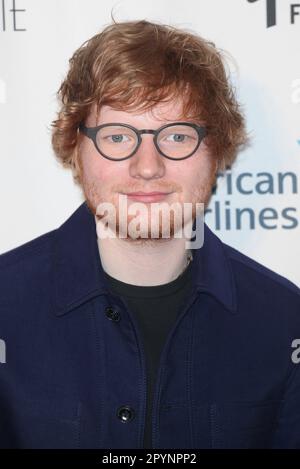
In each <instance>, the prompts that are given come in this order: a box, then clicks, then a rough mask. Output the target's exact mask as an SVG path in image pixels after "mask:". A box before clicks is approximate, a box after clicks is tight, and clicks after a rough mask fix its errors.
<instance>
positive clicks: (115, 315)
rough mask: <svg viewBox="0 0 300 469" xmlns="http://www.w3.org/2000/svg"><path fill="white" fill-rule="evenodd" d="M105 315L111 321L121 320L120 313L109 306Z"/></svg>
mask: <svg viewBox="0 0 300 469" xmlns="http://www.w3.org/2000/svg"><path fill="white" fill-rule="evenodd" d="M105 314H106V317H107V318H108V319H110V320H111V321H115V322H118V321H120V319H121V316H120V313H119V311H117V310H116V309H113V308H112V307H111V306H107V308H105Z"/></svg>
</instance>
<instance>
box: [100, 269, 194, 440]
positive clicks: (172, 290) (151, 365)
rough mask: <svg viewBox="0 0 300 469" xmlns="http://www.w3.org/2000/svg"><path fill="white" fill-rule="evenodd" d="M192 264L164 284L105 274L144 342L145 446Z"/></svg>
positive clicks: (187, 288) (187, 291)
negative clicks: (161, 362)
mask: <svg viewBox="0 0 300 469" xmlns="http://www.w3.org/2000/svg"><path fill="white" fill-rule="evenodd" d="M191 266H192V262H190V264H189V265H188V267H187V268H186V269H185V271H184V272H183V273H182V274H181V275H179V277H177V278H176V279H174V280H172V281H171V282H169V283H165V284H163V285H155V286H138V285H131V284H128V283H124V282H121V281H119V280H117V279H115V278H113V277H111V276H110V275H108V274H107V272H104V273H105V276H106V278H107V280H108V283H109V285H110V290H111V292H112V293H114V294H117V295H118V296H120V297H122V298H123V299H124V301H125V303H126V304H127V305H128V308H129V310H130V311H132V313H133V314H134V315H135V318H136V320H137V323H138V326H139V328H140V331H141V334H142V335H141V336H142V338H143V341H144V348H145V354H146V368H147V408H146V422H145V433H144V448H152V443H151V439H152V438H151V432H152V430H151V428H152V422H151V421H152V400H153V390H154V385H155V383H156V374H157V370H158V366H159V360H160V355H161V352H162V348H163V346H164V343H165V341H166V339H167V335H168V333H169V331H170V329H171V327H172V325H173V323H174V322H175V319H176V317H177V314H178V313H179V311H180V310H181V307H182V306H183V304H184V303H185V299H186V298H187V297H188V295H189V292H190V288H191V284H192V282H191Z"/></svg>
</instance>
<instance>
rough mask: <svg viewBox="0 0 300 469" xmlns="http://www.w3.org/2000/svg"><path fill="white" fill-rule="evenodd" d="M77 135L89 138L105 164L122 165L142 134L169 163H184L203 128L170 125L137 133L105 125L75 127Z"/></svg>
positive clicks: (132, 152)
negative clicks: (115, 162)
mask: <svg viewBox="0 0 300 469" xmlns="http://www.w3.org/2000/svg"><path fill="white" fill-rule="evenodd" d="M78 128H79V131H80V132H82V133H83V134H84V135H86V136H87V137H89V138H90V139H91V140H92V141H93V142H94V145H95V147H96V149H97V150H98V152H99V153H100V154H101V155H102V156H103V157H104V158H107V159H108V160H112V161H122V160H127V159H128V158H130V157H131V156H133V155H134V154H135V153H136V151H137V150H138V148H139V146H140V144H141V142H142V137H141V135H142V134H153V136H154V137H153V141H154V145H155V147H156V149H157V151H158V152H159V153H160V154H161V155H162V156H164V157H165V158H168V159H170V160H185V159H186V158H189V157H190V156H192V155H193V154H194V153H195V152H196V151H197V149H198V148H199V145H200V143H201V142H202V140H203V138H204V137H205V135H206V133H207V132H206V128H205V127H201V126H199V125H197V124H194V123H191V122H173V123H171V124H166V125H164V126H162V127H160V128H159V129H156V130H153V129H142V130H138V129H136V128H135V127H132V126H131V125H129V124H122V123H108V124H102V125H98V126H97V127H86V126H85V125H84V124H83V123H81V124H80V125H79V127H78Z"/></svg>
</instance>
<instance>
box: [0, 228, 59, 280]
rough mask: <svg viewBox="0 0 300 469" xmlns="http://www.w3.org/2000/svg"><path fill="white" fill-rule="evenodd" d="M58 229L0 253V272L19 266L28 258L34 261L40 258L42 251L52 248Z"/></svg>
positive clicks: (45, 251)
mask: <svg viewBox="0 0 300 469" xmlns="http://www.w3.org/2000/svg"><path fill="white" fill-rule="evenodd" d="M56 231H57V230H52V231H49V232H47V233H44V234H42V235H40V236H38V237H36V238H34V239H32V240H30V241H27V242H26V243H24V244H21V245H20V246H17V247H15V248H13V249H11V250H9V251H6V252H4V253H3V254H0V272H1V271H2V272H3V270H5V271H6V272H7V269H14V267H15V268H18V264H19V263H20V262H24V261H25V262H26V260H28V261H30V262H33V261H34V260H35V259H39V256H40V254H41V253H42V252H44V253H47V252H49V251H50V249H51V243H52V240H53V237H54V234H55V232H56Z"/></svg>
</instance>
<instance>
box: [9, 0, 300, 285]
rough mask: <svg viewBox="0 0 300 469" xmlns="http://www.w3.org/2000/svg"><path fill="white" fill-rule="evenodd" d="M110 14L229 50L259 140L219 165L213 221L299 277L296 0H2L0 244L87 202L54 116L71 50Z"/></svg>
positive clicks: (299, 33)
mask: <svg viewBox="0 0 300 469" xmlns="http://www.w3.org/2000/svg"><path fill="white" fill-rule="evenodd" d="M111 13H113V15H114V18H115V19H116V20H118V21H122V20H137V19H146V20H149V21H158V22H161V23H166V24H170V25H173V26H177V27H179V28H183V29H186V30H189V31H192V32H196V33H198V34H200V35H201V36H203V37H205V38H206V39H209V40H211V41H213V42H214V43H215V44H216V46H217V47H218V48H220V49H222V50H223V51H224V53H225V55H226V57H228V61H227V63H228V67H229V69H230V74H231V81H232V83H233V85H234V86H235V89H236V93H237V95H238V99H239V101H240V102H241V103H242V105H243V108H244V111H245V115H246V119H247V130H248V131H249V132H250V133H251V138H252V143H251V146H250V147H248V148H247V149H246V150H244V151H243V152H241V153H240V155H239V158H238V160H237V162H236V163H235V165H234V166H233V167H232V168H231V169H230V170H228V171H227V172H226V173H222V174H219V177H218V184H217V187H216V189H215V192H214V194H213V196H212V199H211V202H210V205H209V209H208V211H207V213H206V222H207V224H208V225H209V226H210V227H211V228H212V229H213V231H214V232H215V233H216V234H217V235H218V236H219V237H220V238H221V239H222V240H223V241H224V242H226V243H228V244H230V245H231V246H233V247H235V248H236V249H238V250H240V251H241V252H243V253H245V254H246V255H248V256H250V257H252V258H254V259H255V260H257V261H258V262H260V263H262V264H264V265H266V266H267V267H269V268H271V269H272V270H275V271H276V272H278V273H280V274H281V275H283V276H285V277H287V278H289V279H290V280H292V281H293V282H294V283H296V284H297V285H299V286H300V226H299V215H300V197H299V190H300V3H299V1H298V2H297V1H296V0H294V1H289V0H226V1H224V0H186V1H184V2H182V0H180V1H179V0H157V1H156V0H152V1H151V2H139V1H137V0H135V1H129V0H120V1H111V0H84V1H83V0H43V1H41V0H0V124H1V125H0V216H1V218H0V228H1V230H0V253H3V252H6V251H8V250H10V249H12V248H14V247H16V246H18V245H20V244H23V243H25V242H26V241H29V240H30V239H33V238H35V237H37V236H39V235H40V234H43V233H45V232H47V231H49V230H52V229H54V228H56V227H58V226H59V225H60V224H61V223H62V222H63V221H64V220H65V219H66V218H68V217H69V216H70V214H71V213H72V212H73V211H74V210H75V209H76V208H77V207H78V205H79V204H80V203H81V202H82V201H83V199H82V194H81V192H80V190H79V188H78V187H76V186H75V184H74V183H73V179H72V175H71V173H70V172H69V171H67V170H64V169H63V168H61V167H60V165H59V164H58V162H57V161H56V159H55V157H54V154H53V150H52V148H51V139H50V137H51V122H52V120H53V119H54V118H55V117H56V114H55V113H56V111H57V109H58V104H57V101H56V92H57V90H58V88H59V85H60V83H61V81H62V80H63V78H64V76H65V74H66V72H67V69H68V61H69V58H70V57H71V56H72V54H73V52H74V51H75V50H76V49H77V48H78V47H79V46H80V45H81V44H82V43H83V42H84V41H85V40H87V39H88V38H90V37H91V36H93V35H94V34H96V33H97V32H99V31H101V30H102V29H103V27H105V26H106V25H108V24H110V22H111ZM112 53H113V51H112Z"/></svg>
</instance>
